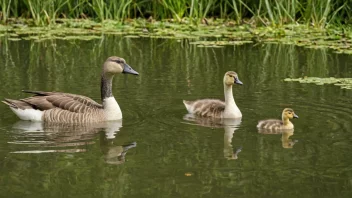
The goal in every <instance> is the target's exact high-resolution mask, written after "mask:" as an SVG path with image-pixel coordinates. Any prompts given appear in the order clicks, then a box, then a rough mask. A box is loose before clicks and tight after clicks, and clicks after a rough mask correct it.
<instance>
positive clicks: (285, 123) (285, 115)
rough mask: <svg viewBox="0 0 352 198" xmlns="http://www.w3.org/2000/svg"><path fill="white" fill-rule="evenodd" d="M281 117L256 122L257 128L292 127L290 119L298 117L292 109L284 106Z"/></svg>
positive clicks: (276, 128)
mask: <svg viewBox="0 0 352 198" xmlns="http://www.w3.org/2000/svg"><path fill="white" fill-rule="evenodd" d="M281 117H282V120H277V119H268V120H261V121H259V122H258V125H257V128H259V129H267V130H274V131H277V130H286V129H293V128H294V127H293V124H292V122H291V121H290V119H293V118H298V115H296V114H295V112H294V111H293V109H291V108H285V109H284V110H283V111H282V116H281Z"/></svg>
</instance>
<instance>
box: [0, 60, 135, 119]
mask: <svg viewBox="0 0 352 198" xmlns="http://www.w3.org/2000/svg"><path fill="white" fill-rule="evenodd" d="M119 73H129V74H134V75H138V73H137V72H136V71H134V70H133V69H132V68H131V67H130V66H129V65H127V63H126V61H125V60H124V59H122V58H119V57H116V56H112V57H109V58H108V59H107V60H106V61H105V62H104V65H103V72H102V75H101V99H102V101H103V104H99V103H97V102H95V101H94V100H92V99H91V98H88V97H86V96H82V95H77V94H70V93H61V92H43V91H24V92H26V93H32V94H35V95H34V96H32V97H29V98H24V99H19V100H12V99H5V100H4V101H2V102H3V103H5V104H7V105H8V106H9V107H10V109H11V110H12V111H13V112H14V113H15V114H16V115H17V116H18V117H19V118H20V119H22V120H31V121H44V122H63V123H91V122H101V121H109V120H118V119H121V118H122V113H121V109H120V107H119V105H118V104H117V102H116V100H115V98H114V96H113V95H112V80H113V77H114V75H115V74H119Z"/></svg>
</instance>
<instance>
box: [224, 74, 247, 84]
mask: <svg viewBox="0 0 352 198" xmlns="http://www.w3.org/2000/svg"><path fill="white" fill-rule="evenodd" d="M224 84H226V85H227V86H231V85H234V84H239V85H243V83H242V82H241V81H240V79H239V78H238V75H237V73H236V72H234V71H228V72H226V73H225V76H224Z"/></svg>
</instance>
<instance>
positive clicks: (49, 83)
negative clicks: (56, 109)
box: [0, 36, 352, 198]
mask: <svg viewBox="0 0 352 198" xmlns="http://www.w3.org/2000/svg"><path fill="white" fill-rule="evenodd" d="M112 55H118V56H120V57H123V58H125V59H126V61H127V63H128V64H129V65H130V66H132V67H133V68H134V69H135V70H136V71H138V72H139V73H140V75H139V76H131V75H119V76H117V77H116V78H115V80H114V87H113V92H114V95H115V97H116V98H117V101H118V103H119V104H120V107H121V109H122V112H123V116H124V118H123V121H122V122H114V123H110V124H108V125H94V126H92V125H76V126H68V125H50V124H46V125H43V124H41V123H31V122H24V121H19V119H18V118H17V117H16V116H15V115H14V114H13V113H12V112H11V111H10V109H9V108H8V107H7V106H6V105H4V104H1V105H0V111H1V115H0V197H36V198H38V197H298V196H302V197H351V196H352V158H351V157H350V155H351V151H352V144H351V141H352V124H351V123H352V109H351V102H352V91H351V90H344V89H340V88H339V87H337V86H334V85H324V86H319V85H315V84H300V83H298V82H284V81H283V79H284V78H287V77H294V78H297V77H302V76H316V77H351V76H352V66H351V63H352V56H350V55H343V54H334V53H330V52H329V50H325V49H305V48H300V47H295V46H290V45H275V44H266V45H262V44H257V45H252V44H248V45H242V46H228V47H224V48H199V47H196V46H194V45H190V44H189V42H188V41H187V40H183V41H177V40H164V39H149V38H145V39H144V38H143V39H141V38H139V39H137V38H124V37H117V36H103V37H102V39H97V40H90V41H80V40H70V41H65V40H50V41H44V42H36V41H23V40H22V41H10V40H6V38H2V39H1V40H0V69H1V72H0V84H1V86H0V91H1V92H0V98H1V99H3V98H13V99H17V98H23V97H27V96H29V95H28V94H25V93H22V92H21V90H23V89H29V90H43V91H61V92H69V93H76V94H82V95H86V96H89V97H91V98H93V99H95V100H97V101H98V102H100V98H99V97H100V84H99V83H100V72H101V65H102V63H103V61H104V60H105V59H106V58H107V57H109V56H112ZM229 70H233V71H236V72H237V73H238V75H239V78H240V80H241V81H242V82H243V84H244V85H243V86H234V88H233V91H234V97H235V100H236V103H237V105H238V106H239V108H240V109H241V111H242V114H243V118H242V120H241V121H238V122H236V123H232V124H231V125H227V126H224V127H221V126H211V125H207V124H205V123H202V122H192V121H188V120H186V119H184V117H185V115H186V113H187V112H186V110H185V107H184V106H183V103H182V100H183V99H187V100H193V99H199V98H219V99H223V98H224V96H223V85H222V79H223V75H224V73H225V72H226V71H229ZM285 107H291V108H293V109H294V110H295V113H296V114H297V115H299V117H300V118H299V119H295V120H293V123H294V125H295V129H294V132H292V133H288V134H282V135H281V134H276V135H273V134H271V135H268V134H261V133H258V131H257V129H256V124H257V121H258V120H261V119H265V118H280V116H281V112H282V110H283V108H285Z"/></svg>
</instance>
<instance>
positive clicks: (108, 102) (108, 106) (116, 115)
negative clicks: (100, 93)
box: [103, 97, 122, 120]
mask: <svg viewBox="0 0 352 198" xmlns="http://www.w3.org/2000/svg"><path fill="white" fill-rule="evenodd" d="M103 106H104V112H105V116H106V120H119V119H122V112H121V109H120V106H119V104H117V102H116V100H115V98H114V97H109V98H105V99H104V101H103Z"/></svg>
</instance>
